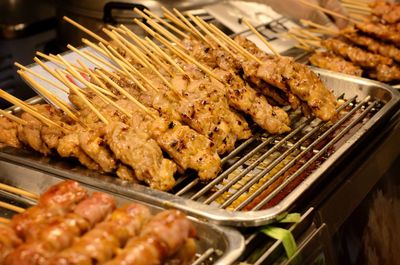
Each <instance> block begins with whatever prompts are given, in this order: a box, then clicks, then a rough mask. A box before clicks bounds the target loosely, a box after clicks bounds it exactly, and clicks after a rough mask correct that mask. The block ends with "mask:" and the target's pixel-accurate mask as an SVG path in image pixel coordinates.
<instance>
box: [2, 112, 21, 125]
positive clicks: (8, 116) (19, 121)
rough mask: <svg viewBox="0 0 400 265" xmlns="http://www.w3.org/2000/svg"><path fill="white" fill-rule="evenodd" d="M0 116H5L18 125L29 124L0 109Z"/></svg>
mask: <svg viewBox="0 0 400 265" xmlns="http://www.w3.org/2000/svg"><path fill="white" fill-rule="evenodd" d="M0 114H1V115H3V116H4V117H6V118H8V119H10V120H12V121H15V122H16V123H19V124H21V125H27V124H28V122H27V121H25V120H23V119H21V118H19V117H17V116H15V115H13V114H11V113H9V112H7V111H5V110H2V109H0Z"/></svg>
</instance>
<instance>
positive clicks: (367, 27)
mask: <svg viewBox="0 0 400 265" xmlns="http://www.w3.org/2000/svg"><path fill="white" fill-rule="evenodd" d="M355 26H356V28H357V29H359V30H360V31H362V32H364V33H366V34H368V35H372V36H374V37H377V38H379V39H382V40H386V41H390V42H392V43H393V44H395V45H396V46H398V47H399V46H400V34H399V31H398V29H397V28H396V27H397V26H390V25H383V24H374V23H357V24H356V25H355Z"/></svg>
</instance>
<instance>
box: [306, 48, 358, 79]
mask: <svg viewBox="0 0 400 265" xmlns="http://www.w3.org/2000/svg"><path fill="white" fill-rule="evenodd" d="M309 60H310V62H311V63H312V64H313V65H314V66H316V67H320V68H323V69H327V70H331V71H335V72H339V73H343V74H348V75H355V76H361V75H362V72H363V71H362V69H361V68H360V67H358V66H356V65H354V64H352V63H351V62H348V61H346V60H345V59H343V58H342V57H340V56H336V55H333V54H331V53H329V52H321V51H317V52H315V53H314V54H313V55H311V56H310V58H309Z"/></svg>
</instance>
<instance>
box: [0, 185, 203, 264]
mask: <svg viewBox="0 0 400 265" xmlns="http://www.w3.org/2000/svg"><path fill="white" fill-rule="evenodd" d="M16 190H17V191H19V192H18V193H19V194H20V193H21V192H22V193H23V195H25V196H26V194H27V192H26V191H24V190H18V189H15V188H13V191H14V192H15V191H16ZM28 195H32V194H30V193H28ZM30 197H31V196H30ZM34 197H35V199H37V205H35V206H33V207H31V208H28V209H26V210H25V209H23V208H19V207H18V208H19V212H20V213H19V214H16V215H14V216H13V217H12V219H11V220H8V219H1V221H2V222H3V223H4V224H0V245H1V248H0V265H57V264H59V265H61V264H107V265H117V264H189V263H191V262H192V261H193V259H194V256H195V254H196V242H195V240H194V237H195V235H196V230H195V227H194V225H193V224H192V222H191V221H190V220H189V219H188V218H187V217H186V216H185V215H184V214H183V213H182V212H180V211H177V210H165V211H162V212H160V213H158V214H155V215H152V214H151V212H150V209H149V208H147V207H146V206H144V205H141V204H138V203H129V204H126V205H124V206H122V207H120V208H116V202H115V200H114V198H113V197H112V196H110V195H108V194H106V193H102V192H93V193H92V194H88V191H87V190H86V189H85V188H83V187H82V186H80V185H79V184H78V183H76V182H74V181H64V182H60V183H59V184H57V185H55V186H52V187H50V188H49V189H48V190H47V191H46V192H45V193H43V194H42V195H41V196H40V197H38V196H34ZM2 206H3V205H2ZM11 209H12V210H14V208H11Z"/></svg>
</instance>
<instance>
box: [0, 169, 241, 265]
mask: <svg viewBox="0 0 400 265" xmlns="http://www.w3.org/2000/svg"><path fill="white" fill-rule="evenodd" d="M61 180H63V179H62V178H60V177H56V176H53V175H50V174H48V173H44V172H40V171H37V170H33V169H28V168H26V167H24V166H18V165H15V164H11V163H8V162H5V161H0V182H1V183H6V184H8V185H10V186H13V187H18V188H22V189H24V190H27V191H31V192H34V193H36V194H41V193H43V192H44V191H45V190H46V189H47V188H48V187H49V186H51V185H54V184H56V183H58V182H60V181H61ZM85 186H86V187H87V188H88V190H89V191H93V190H96V188H95V187H91V186H88V185H85ZM0 196H3V197H8V196H7V194H4V192H3V194H1V193H0ZM9 198H11V199H12V200H14V201H15V202H25V203H28V204H30V201H27V200H25V201H22V198H19V197H17V196H10V197H9ZM115 198H116V200H117V203H118V204H123V203H126V202H129V201H133V200H132V199H131V198H127V197H125V196H121V195H115ZM139 202H140V201H139ZM140 203H142V202H140ZM143 204H145V205H146V206H148V207H149V208H150V209H151V210H152V211H153V212H154V213H155V212H158V211H160V210H162V208H161V207H157V206H154V205H151V204H147V203H143ZM1 210H2V209H0V215H3V216H6V217H7V214H9V212H6V211H3V212H2V211H1ZM189 218H190V219H191V220H192V221H193V223H194V225H195V227H196V229H197V232H198V240H196V243H197V258H196V260H195V261H194V263H193V264H219V265H226V264H232V263H233V262H234V261H235V260H236V259H237V258H238V257H239V256H240V254H241V253H242V252H243V250H244V238H243V236H242V235H241V234H240V233H239V232H238V231H236V230H234V229H230V228H226V227H221V226H216V225H213V224H210V223H206V222H203V221H200V220H198V219H196V218H193V217H189Z"/></svg>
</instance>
